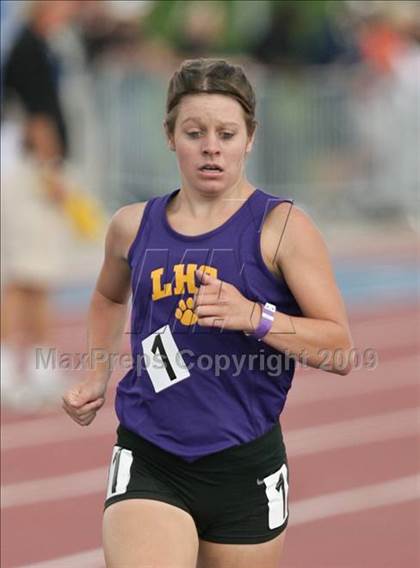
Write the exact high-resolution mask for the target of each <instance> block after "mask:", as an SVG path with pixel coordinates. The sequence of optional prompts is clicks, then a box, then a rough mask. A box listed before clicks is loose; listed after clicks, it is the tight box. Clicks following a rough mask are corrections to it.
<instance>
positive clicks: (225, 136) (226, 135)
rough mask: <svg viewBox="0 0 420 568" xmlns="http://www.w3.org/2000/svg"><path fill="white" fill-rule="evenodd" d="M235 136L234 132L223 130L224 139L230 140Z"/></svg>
mask: <svg viewBox="0 0 420 568" xmlns="http://www.w3.org/2000/svg"><path fill="white" fill-rule="evenodd" d="M234 136H235V134H234V132H222V133H221V137H222V138H223V140H229V139H230V138H233V137H234Z"/></svg>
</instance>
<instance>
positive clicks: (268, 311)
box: [251, 302, 276, 341]
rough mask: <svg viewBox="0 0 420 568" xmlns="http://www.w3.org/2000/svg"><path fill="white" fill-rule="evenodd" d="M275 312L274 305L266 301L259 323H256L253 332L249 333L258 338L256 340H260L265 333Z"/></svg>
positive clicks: (268, 329) (270, 325)
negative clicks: (256, 325)
mask: <svg viewBox="0 0 420 568" xmlns="http://www.w3.org/2000/svg"><path fill="white" fill-rule="evenodd" d="M275 313H276V306H274V305H273V304H270V303H269V302H266V303H265V304H264V306H263V307H262V313H261V320H260V323H259V324H258V327H257V329H256V330H255V331H254V332H253V333H251V335H252V337H255V338H256V339H258V341H261V339H262V338H263V337H265V336H266V335H267V333H268V332H269V331H270V329H271V327H272V325H273V321H274V314H275Z"/></svg>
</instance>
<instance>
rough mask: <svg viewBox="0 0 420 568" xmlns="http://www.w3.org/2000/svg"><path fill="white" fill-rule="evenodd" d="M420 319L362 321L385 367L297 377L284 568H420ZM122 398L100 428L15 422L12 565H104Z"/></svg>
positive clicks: (387, 316) (394, 314) (63, 334)
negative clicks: (111, 464)
mask: <svg viewBox="0 0 420 568" xmlns="http://www.w3.org/2000/svg"><path fill="white" fill-rule="evenodd" d="M419 315H420V314H419V312H418V311H417V312H416V310H415V309H414V306H403V307H397V306H394V307H388V308H387V309H386V310H382V311H381V312H379V311H378V312H376V313H372V312H369V314H367V315H364V314H363V313H359V314H354V316H353V318H352V330H353V334H354V338H355V343H356V346H357V348H358V349H359V350H360V351H361V352H362V351H363V350H364V349H366V348H373V349H376V350H377V352H378V354H379V364H378V366H377V368H376V369H367V368H362V369H359V370H357V371H354V372H353V373H352V374H351V375H348V376H346V377H340V376H338V375H332V374H329V373H323V372H321V371H315V370H313V369H300V370H299V371H298V372H297V374H296V377H295V379H294V386H293V388H292V391H291V392H290V394H289V400H288V405H287V409H286V410H285V412H284V413H283V415H282V426H283V431H284V434H285V439H286V446H287V448H288V453H289V462H290V472H291V493H290V495H291V513H290V525H289V529H288V535H287V539H286V549H285V555H284V559H283V561H282V564H281V566H282V567H284V568H307V567H310V568H344V567H345V568H361V567H368V568H384V567H390V568H391V567H392V568H394V567H397V566H398V567H400V566H402V567H404V568H411V567H412V568H414V567H417V566H419V565H420V539H419V535H420V477H419V465H420V450H419V448H420V444H419V433H420V432H419V422H420V420H419V416H420V415H419V411H418V409H419V399H420V391H419V383H418V374H419V373H418V370H419V355H418V331H419V330H418V323H417V322H418V321H419V319H418V318H419ZM75 332H77V333H75ZM58 336H59V340H60V345H59V347H60V348H61V349H62V350H66V349H67V350H69V349H70V348H71V349H73V350H78V349H80V350H82V348H83V344H82V340H79V342H80V345H79V344H78V343H79V342H78V340H77V339H76V340H75V338H77V337H81V338H83V333H81V328H80V322H73V325H72V327H71V328H70V329H69V328H68V327H67V328H62V329H61V331H60V333H59V334H58ZM416 350H417V354H416ZM112 398H113V397H112V395H111V396H109V402H108V403H107V406H106V407H105V408H104V409H103V410H102V412H101V414H100V415H98V417H97V419H96V421H95V422H94V423H93V424H92V425H91V426H90V427H89V428H79V427H78V426H76V425H75V424H73V423H72V422H71V421H70V420H69V419H68V418H67V417H66V416H64V415H62V414H61V412H60V411H59V410H56V411H50V412H45V413H43V414H38V415H36V416H34V415H32V416H31V415H19V414H13V413H10V412H6V411H5V412H4V413H3V417H2V423H3V433H2V454H1V455H2V484H3V489H2V492H3V493H2V506H3V509H2V561H1V566H2V568H15V567H20V568H23V567H25V568H28V567H31V568H35V567H36V568H64V567H65V568H76V567H77V568H78V567H80V568H100V567H103V566H104V563H103V559H102V553H101V549H100V546H101V536H100V527H101V514H102V502H103V496H104V488H105V484H106V475H107V472H106V469H107V464H108V459H109V457H110V453H111V448H112V444H113V442H114V429H115V424H116V421H115V417H114V415H113V411H112V402H111V400H112ZM252 568H254V567H252Z"/></svg>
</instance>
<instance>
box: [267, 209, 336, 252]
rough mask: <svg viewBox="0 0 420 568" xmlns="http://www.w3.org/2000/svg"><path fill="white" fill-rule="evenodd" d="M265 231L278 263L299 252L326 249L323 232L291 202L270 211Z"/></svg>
mask: <svg viewBox="0 0 420 568" xmlns="http://www.w3.org/2000/svg"><path fill="white" fill-rule="evenodd" d="M263 230H264V231H265V232H266V234H267V240H269V241H270V242H271V243H272V245H271V246H272V247H275V249H276V259H277V262H279V261H281V259H282V258H283V259H284V258H285V257H287V256H290V255H291V254H294V253H297V252H298V251H305V250H306V251H307V252H308V253H309V251H314V249H317V248H319V247H321V248H324V247H325V243H324V239H323V237H322V235H321V232H320V231H319V229H318V228H317V226H316V224H315V223H314V221H313V220H312V219H311V217H310V216H309V215H308V214H307V213H306V212H305V211H304V210H303V209H301V208H300V207H297V206H296V205H294V204H293V203H290V202H283V203H281V204H279V205H278V206H277V207H274V208H273V209H272V210H271V211H270V213H269V214H268V215H267V218H266V220H265V222H264V228H263Z"/></svg>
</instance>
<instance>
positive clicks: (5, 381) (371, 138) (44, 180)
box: [0, 0, 420, 568]
mask: <svg viewBox="0 0 420 568" xmlns="http://www.w3.org/2000/svg"><path fill="white" fill-rule="evenodd" d="M0 6H1V118H2V122H1V162H2V300H3V312H4V317H3V318H2V408H3V413H2V414H3V419H2V420H3V426H4V427H3V432H4V434H3V436H4V444H3V448H4V449H3V451H2V454H4V455H3V460H2V462H3V465H2V474H3V480H2V481H3V485H4V503H5V506H4V510H3V514H4V520H5V521H6V522H5V523H3V526H4V540H3V542H4V547H3V552H2V554H3V562H2V566H4V567H5V568H7V567H15V566H21V567H23V566H37V567H38V568H40V567H45V568H47V567H48V566H50V567H51V568H52V567H54V568H56V567H60V566H69V567H73V566H84V567H87V568H89V567H91V566H92V567H94V566H102V565H103V562H102V560H101V555H100V551H99V548H98V547H99V546H100V514H101V510H100V509H101V499H102V493H103V487H104V483H105V482H104V481H103V479H104V476H105V477H106V472H105V466H106V463H107V459H108V454H109V453H110V447H111V444H112V441H113V427H114V418H113V415H112V409H111V406H112V400H111V399H112V396H110V397H109V405H108V407H107V408H106V409H105V410H104V412H103V417H102V418H100V419H99V418H98V421H97V423H95V424H94V425H92V427H91V428H90V429H89V430H88V431H86V430H83V431H80V430H77V427H75V426H74V427H73V425H72V424H70V422H69V421H66V419H65V418H64V417H62V416H61V414H60V411H59V397H60V394H61V392H62V391H63V389H64V388H65V386H66V385H67V384H70V383H71V382H72V381H73V380H78V379H79V378H80V376H81V371H80V370H77V369H75V368H74V365H72V364H70V363H68V364H67V366H66V365H65V364H63V365H61V367H60V369H58V370H57V369H56V370H55V372H54V373H53V374H51V373H48V372H38V371H39V369H38V370H37V371H36V372H34V370H33V366H34V365H33V361H34V350H35V349H36V347H42V348H43V349H44V351H45V350H46V349H49V348H50V347H53V348H54V349H56V350H57V353H59V354H60V353H61V354H63V353H70V354H74V353H77V352H82V351H83V349H84V348H85V332H84V325H85V316H86V309H87V306H88V302H89V297H90V294H91V292H92V289H93V286H94V282H95V278H96V275H97V272H98V268H99V266H100V262H101V259H102V247H103V245H102V242H103V232H104V228H105V225H106V222H107V219H108V218H109V217H110V216H111V215H112V213H113V212H115V211H116V210H117V209H118V208H119V207H120V206H122V205H125V204H127V203H132V202H135V201H139V200H146V199H148V198H150V197H151V196H154V195H159V194H161V195H163V194H165V193H168V192H169V191H171V190H173V189H175V188H176V187H177V184H178V181H177V180H178V172H177V167H176V162H175V158H174V155H173V153H171V152H169V151H168V149H167V146H166V142H165V138H164V131H163V126H162V123H163V120H164V108H165V97H166V88H167V84H168V80H169V78H170V76H171V75H172V73H173V71H174V70H175V69H176V68H177V67H178V65H179V64H180V62H181V61H182V60H183V59H186V58H193V57H199V56H203V57H206V56H211V57H215V56H217V57H219V56H220V57H223V58H227V59H229V60H231V61H234V62H236V63H239V64H242V65H243V66H244V68H245V71H246V73H247V75H248V76H249V78H250V79H251V81H252V83H253V85H254V87H255V90H256V94H257V119H258V124H259V126H258V130H257V141H256V144H255V146H254V150H253V153H252V155H251V157H250V158H249V163H248V178H249V179H250V181H251V182H252V183H254V184H255V185H256V186H258V187H261V188H262V189H264V190H266V191H268V192H270V193H273V194H276V195H281V196H287V197H292V198H294V199H295V201H296V203H297V204H298V205H299V206H301V207H302V208H303V209H305V210H306V211H308V213H309V214H310V215H312V217H313V218H314V219H315V221H316V223H317V224H318V226H319V227H320V229H321V231H322V232H323V234H324V235H325V237H326V240H327V244H328V246H329V248H330V250H331V254H332V257H333V262H334V268H335V270H336V275H337V279H338V282H339V285H340V288H341V290H342V293H343V295H344V298H345V300H346V304H347V306H348V310H349V312H350V316H351V320H352V324H353V330H354V335H355V340H356V345H357V346H358V349H360V353H361V355H360V359H361V364H360V369H358V371H359V372H358V373H355V376H354V375H351V376H350V377H348V378H346V379H343V378H340V377H338V378H337V377H335V378H334V377H329V376H326V377H324V375H322V374H320V373H319V372H318V373H317V372H315V371H303V370H301V371H299V372H298V374H297V377H296V380H295V389H294V392H292V394H291V397H290V409H289V410H287V411H286V413H285V416H284V427H285V429H286V442H287V439H288V434H287V430H288V429H290V435H289V437H290V440H291V441H290V448H291V449H290V453H291V460H292V461H291V463H292V464H293V463H295V466H294V467H295V473H296V482H295V487H294V488H293V491H294V492H295V493H294V496H293V495H292V498H293V499H294V500H295V501H296V502H297V505H296V506H295V510H296V519H297V521H296V524H297V527H296V529H293V528H292V529H291V531H290V538H289V544H288V548H287V551H286V564H285V566H289V567H294V568H298V567H299V568H300V567H302V566H308V565H311V566H312V568H315V567H318V566H319V567H320V568H321V567H322V568H325V567H326V566H330V567H334V568H336V567H339V566H340V567H341V566H343V567H344V566H346V567H351V568H356V567H360V566H365V565H366V566H367V565H369V566H370V567H371V568H376V567H378V568H379V567H380V566H381V567H382V566H395V565H404V566H415V565H418V563H419V562H420V550H419V545H418V543H416V539H417V537H416V536H415V534H416V532H417V535H418V534H419V533H420V513H419V508H418V501H416V502H414V501H413V499H418V498H419V497H420V495H419V491H420V490H419V487H420V482H419V480H418V478H415V477H414V474H415V473H416V472H418V470H419V465H420V457H419V450H418V447H419V446H418V439H417V438H416V429H418V421H419V419H418V414H415V407H417V405H418V402H419V390H418V385H417V384H416V377H417V376H418V366H417V365H418V359H416V353H417V352H418V339H419V324H418V321H419V320H418V315H419V314H418V306H419V303H418V299H419V272H418V267H419V243H418V237H419V228H420V226H419V197H420V191H419V155H420V153H419V141H420V3H419V2H416V1H403V0H401V1H373V0H369V1H363V0H357V1H354V0H342V1H331V0H310V1H306V0H300V1H299V2H297V1H292V0H277V1H274V0H256V1H254V0H246V1H243V0H226V1H225V0H212V1H206V0H195V1H184V0H149V1H147V0H144V1H137V0H128V1H127V0H115V1H112V0H83V1H78V0H74V1H64V0H39V1H34V2H29V1H24V0H18V1H13V0H3V1H2V2H1V4H0ZM3 320H4V321H3ZM126 348H127V345H126V346H125V349H126ZM366 349H373V350H375V351H376V352H377V353H378V354H379V364H377V365H376V364H375V368H368V367H369V364H370V362H369V361H370V359H369V357H365V354H366ZM17 352H19V353H20V356H17V355H16V353H17ZM22 353H25V356H22V355H21V354H22ZM73 363H74V360H73ZM44 371H45V370H44ZM121 375H122V370H117V371H116V373H115V379H116V380H117V379H118V378H119V377H120V376H121ZM301 377H302V380H301ZM310 377H316V379H315V378H314V380H311V379H310ZM317 381H318V382H317ZM340 381H341V384H339V383H340ZM344 381H345V384H344ZM381 397H382V398H381ZM331 401H334V404H333V406H334V409H335V411H334V412H332V410H331ZM108 411H109V412H108ZM107 412H108V414H107ZM370 417H373V418H372V419H371V420H372V421H371V422H370V421H369V420H370ZM389 424H394V425H395V427H396V431H397V434H395V430H394V431H393V432H392V431H389ZM322 428H324V429H323V430H322ZM328 428H329V429H328ZM340 428H341V430H340ZM319 429H320V430H319ZM337 429H338V431H340V432H342V433H343V434H342V438H340V439H343V440H346V439H347V442H343V444H344V448H347V450H346V451H345V453H343V452H344V450H343V447H341V446H340V444H339V443H338V444H337V445H336V446H334V444H332V446H331V443H330V442H328V440H329V439H331V436H330V433H331V432H332V431H337ZM310 431H313V432H317V433H318V434H319V437H317V439H321V440H322V439H324V438H325V440H326V442H325V444H326V445H325V447H319V448H318V451H319V454H316V455H314V452H313V451H310V450H308V447H306V446H305V447H306V450H305V448H304V449H302V448H301V447H300V445H299V444H300V443H301V442H299V440H301V437H302V436H303V437H305V435H308V436H309V433H310ZM372 431H374V432H376V433H377V434H376V438H375V435H373V436H372ZM367 432H370V434H369V435H368V436H367V440H366V433H367ZM352 433H353V436H352V435H351V434H352ZM298 434H300V436H299V435H298ZM346 436H347V438H346ZM314 439H315V438H313V437H311V436H310V437H309V438H308V440H312V442H311V444H312V443H313V440H314ZM349 440H351V441H349ZM363 440H364V441H363ZM389 440H392V444H397V446H398V449H396V447H395V446H392V447H391V446H390V445H389V444H391V442H389ZM63 442H65V444H63ZM346 443H347V446H346V445H345V444H346ZM356 443H357V444H361V445H362V447H363V448H362V449H363V451H364V452H365V453H363V456H361V455H359V454H357V455H356V454H355V455H353V454H351V452H352V451H353V452H355V451H356V449H357V450H358V451H359V450H360V448H354V446H355V445H356ZM308 444H309V442H308ZM328 444H330V445H328ZM387 444H388V445H387ZM309 445H310V444H309ZM315 446H316V444H315ZM321 446H322V443H321ZM348 448H350V450H349V449H348ZM72 451H73V452H74V454H75V458H74V459H73V460H71V453H72ZM360 451H362V450H360ZM323 452H324V453H323ZM339 452H342V454H340V453H339ZM294 455H296V458H295V460H294V457H293V456H294ZM390 455H393V456H397V457H395V459H394V460H393V467H394V468H396V469H395V470H392V468H391V469H390V467H391V466H390V464H389V461H390V458H389V456H390ZM303 456H304V458H303ZM398 456H399V458H398ZM302 459H306V460H312V461H308V462H307V463H306V462H305V463H304V464H303V463H301V462H300V461H299V460H302ZM315 460H316V461H315ZM346 460H348V461H349V463H348V464H347V461H346ZM369 460H370V461H369ZM70 461H71V463H70ZM339 463H340V464H341V465H340V467H341V468H342V469H339V470H337V471H336V470H335V468H337V467H339ZM325 464H328V466H329V467H328V471H325V474H323V475H322V476H321V477H322V478H323V479H325V480H326V483H325V491H323V488H321V487H312V488H311V491H312V492H309V493H308V486H307V480H308V479H309V478H311V479H313V476H312V474H311V471H312V472H313V471H314V470H317V471H318V472H320V471H322V468H323V467H326V465H325ZM344 464H347V466H346V467H345V468H344ZM89 468H90V469H89ZM397 470H398V471H397ZM104 472H105V473H104ZM349 472H351V474H350V473H349ZM352 476H353V477H352ZM353 478H354V479H356V480H357V482H354V480H353ZM398 480H403V481H401V483H400V484H398ZM354 484H355V486H353V485H354ZM387 484H388V485H387ZM393 484H394V485H393ZM401 487H403V489H401ZM321 489H322V491H321ZM352 491H353V493H352ZM363 491H364V493H363ZM375 491H376V493H375ZM331 492H334V494H333V495H332V494H331V496H330V497H331V498H330V499H328V498H327V497H326V495H327V496H328V494H330V493H331ZM346 492H347V493H346ZM354 492H355V493H354ZM368 495H370V496H371V497H372V495H377V498H376V500H375V498H373V501H372V500H371V501H370V500H369V498H368V497H367V496H368ZM383 495H387V496H389V495H391V496H392V498H391V499H389V498H385V497H383ZM410 495H411V497H410ZM317 499H318V501H317ZM322 499H327V500H326V501H323V500H322ZM334 499H336V501H334ZM391 501H392V502H393V503H394V505H393V507H391ZM367 502H368V503H370V505H369V504H368V505H366V503H367ZM326 503H328V505H326ZM330 503H338V504H337V509H336V511H335V512H334V511H333V512H332V513H331V511H330V513H328V510H329V507H330ZM348 503H353V504H354V503H356V505H355V507H356V508H354V506H353V509H352V508H351V506H349V505H348ZM363 503H365V506H364V505H363ZM346 504H347V505H346ZM318 507H321V508H322V512H321V511H320V510H318ZM398 507H400V508H398ZM333 508H334V507H333ZM325 509H327V513H325ZM366 509H368V511H369V512H370V513H372V515H373V516H372V517H369V515H368V514H366V512H365V510H366ZM340 511H341V513H340ZM351 512H353V514H351ZM357 513H358V515H357V520H356V514H357ZM361 513H363V521H361V520H360V515H361ZM81 514H82V515H83V516H84V518H85V520H84V521H83V522H80V519H79V516H80V515H81ZM305 515H306V516H305ZM340 515H341V516H340ZM375 515H376V516H375ZM396 516H398V519H399V520H398V522H397V521H395V517H396ZM47 519H49V520H47ZM76 519H78V520H76ZM299 519H300V520H299ZM322 519H324V520H322ZM331 521H333V522H332V523H331ZM291 523H293V520H292V521H291ZM328 523H330V524H328ZM395 523H397V526H396V524H395ZM70 527H71V529H70ZM355 527H356V528H357V527H362V529H361V530H360V535H359V536H356V534H355V532H354V531H355V530H356V528H355ZM391 527H392V530H391ZM47 529H48V530H47ZM70 530H71V531H74V532H73V533H72V538H71V541H72V542H69V540H70V539H68V536H69V531H70ZM323 531H324V532H323ZM22 535H24V539H23V541H24V542H25V543H26V545H25V546H24V547H23V546H21V545H20V544H18V542H19V543H21V542H22ZM293 535H295V536H293ZM349 535H351V538H350V537H349ZM332 536H334V538H332ZM300 539H302V540H303V541H304V542H307V543H308V546H307V547H306V548H305V547H302V546H301V544H299V543H301V542H302V541H301V540H300ZM319 542H324V543H328V544H325V545H323V546H321V545H320V544H319ZM384 542H386V543H387V544H388V546H384ZM380 547H382V553H381V554H382V555H381V554H379V556H378V548H380ZM343 550H344V551H345V552H344V555H345V556H344V557H343V556H342V554H343V552H342V551H343ZM339 551H341V552H339ZM375 551H376V557H375V556H374V555H373V556H372V554H373V553H374V552H375ZM393 555H395V563H393V558H394V556H393ZM309 559H310V560H309Z"/></svg>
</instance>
